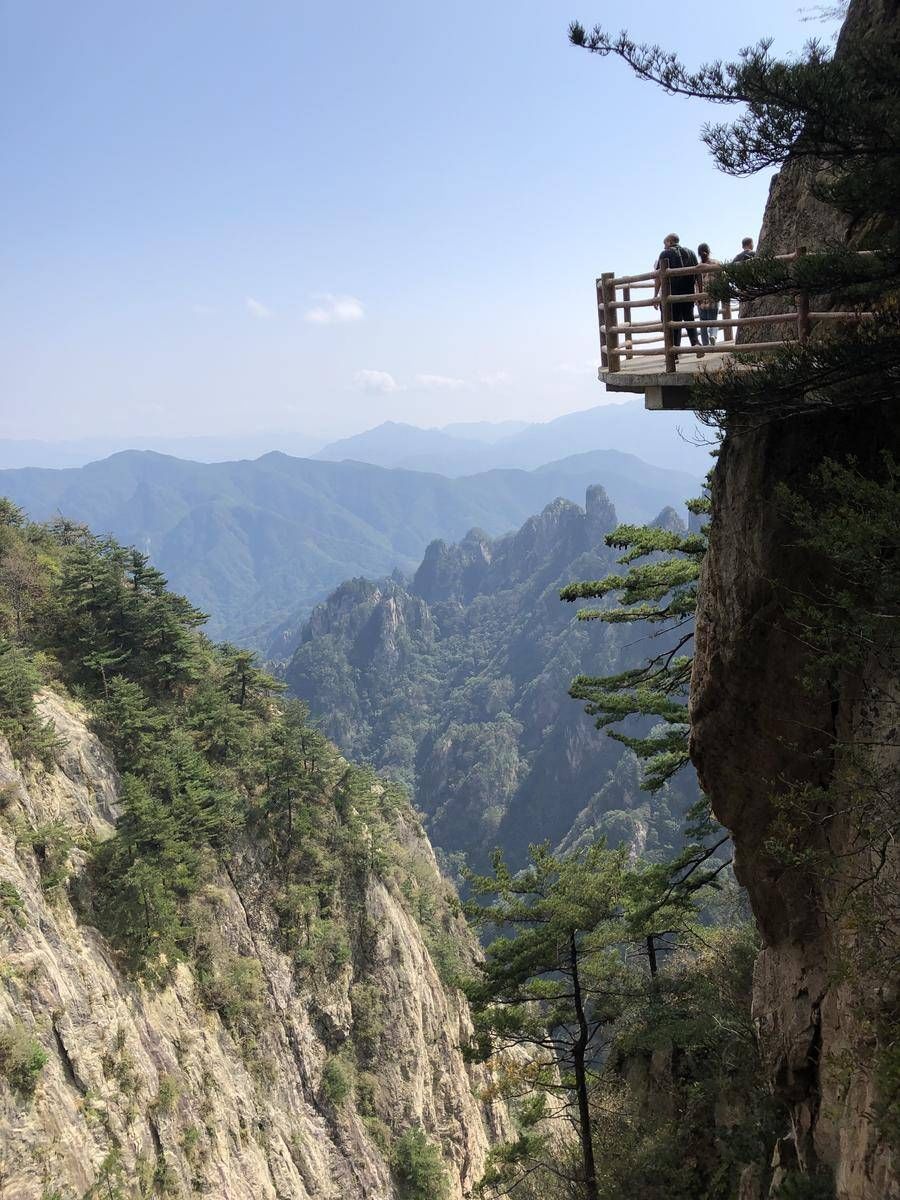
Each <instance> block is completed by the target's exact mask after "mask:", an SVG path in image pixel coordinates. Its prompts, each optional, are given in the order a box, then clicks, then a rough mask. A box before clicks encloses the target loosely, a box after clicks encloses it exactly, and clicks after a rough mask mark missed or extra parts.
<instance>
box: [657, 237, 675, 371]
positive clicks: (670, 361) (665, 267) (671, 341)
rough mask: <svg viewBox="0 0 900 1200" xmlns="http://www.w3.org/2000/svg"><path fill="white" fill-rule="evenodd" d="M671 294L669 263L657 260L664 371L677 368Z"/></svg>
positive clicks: (662, 259)
mask: <svg viewBox="0 0 900 1200" xmlns="http://www.w3.org/2000/svg"><path fill="white" fill-rule="evenodd" d="M671 295H672V281H671V280H670V279H669V264H668V262H667V261H666V260H665V259H664V258H661V259H660V260H659V316H660V320H661V321H662V326H663V348H664V353H665V356H666V371H668V372H673V371H677V370H678V355H677V354H676V353H675V338H674V336H673V330H672V327H671V322H672V313H671V311H670V309H671V305H670V304H669V300H670V298H671Z"/></svg>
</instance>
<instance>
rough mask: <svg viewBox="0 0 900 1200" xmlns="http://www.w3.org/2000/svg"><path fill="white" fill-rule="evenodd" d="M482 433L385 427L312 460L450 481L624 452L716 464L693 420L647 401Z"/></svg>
mask: <svg viewBox="0 0 900 1200" xmlns="http://www.w3.org/2000/svg"><path fill="white" fill-rule="evenodd" d="M478 430H479V426H478V425H477V424H475V425H448V426H446V427H445V428H444V429H421V428H419V427H418V426H417V425H404V424H398V423H396V422H394V421H385V422H384V423H383V424H381V425H377V426H375V428H374V429H369V430H367V431H366V432H365V433H358V434H355V435H354V436H353V437H348V438H343V439H341V440H340V441H338V442H332V443H331V444H330V445H328V446H325V447H324V449H322V450H320V451H319V452H318V453H317V454H316V455H315V457H316V458H320V459H327V460H329V461H341V460H342V459H354V460H356V461H358V462H368V463H375V464H376V465H377V466H380V467H403V468H404V469H406V470H411V471H437V472H438V473H439V474H441V475H450V476H458V475H470V474H473V473H475V472H478V471H488V470H491V469H493V468H497V467H520V468H523V469H525V470H528V469H531V468H533V467H537V466H540V465H541V464H542V463H546V462H552V461H555V460H557V459H560V458H566V457H568V456H569V455H571V454H580V453H582V452H584V451H588V450H619V451H621V452H623V453H626V454H635V455H637V456H638V457H639V458H641V459H643V460H644V462H647V463H652V464H655V465H656V466H660V467H669V468H673V469H676V470H681V471H689V472H690V473H692V474H695V475H699V476H700V477H701V478H702V477H704V476H705V475H706V472H707V471H708V470H709V468H710V466H711V465H712V463H711V459H710V454H709V452H710V445H709V444H708V443H709V434H708V432H707V431H703V436H702V438H701V439H700V440H701V444H700V445H698V444H696V442H695V441H694V440H691V439H692V438H697V437H698V435H697V431H696V429H695V422H694V419H693V417H692V416H691V414H690V413H675V412H654V413H648V412H647V411H646V410H645V409H644V404H643V401H642V400H632V401H627V402H626V403H624V404H601V405H598V406H597V407H595V408H588V409H585V410H584V411H583V412H574V413H567V414H566V415H565V416H563V417H557V418H556V420H554V421H547V422H544V423H541V424H533V425H526V426H524V427H522V428H519V429H517V430H514V431H511V432H509V433H507V434H505V435H504V436H499V437H494V438H492V440H491V441H490V443H488V441H487V439H486V438H485V437H484V436H483V433H482V434H479V432H478Z"/></svg>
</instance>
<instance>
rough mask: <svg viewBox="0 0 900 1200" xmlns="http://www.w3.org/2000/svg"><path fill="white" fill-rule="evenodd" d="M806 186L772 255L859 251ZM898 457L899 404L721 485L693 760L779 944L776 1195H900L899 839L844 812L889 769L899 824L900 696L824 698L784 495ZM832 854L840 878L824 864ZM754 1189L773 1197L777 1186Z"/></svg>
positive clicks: (768, 230)
mask: <svg viewBox="0 0 900 1200" xmlns="http://www.w3.org/2000/svg"><path fill="white" fill-rule="evenodd" d="M898 19H900V9H898V6H897V4H896V3H894V2H887V3H884V2H876V0H872V2H871V3H868V2H865V3H854V4H851V7H850V14H849V18H848V26H847V29H849V30H851V31H852V33H853V36H857V37H873V36H878V35H879V31H881V32H883V31H884V30H885V29H886V28H887V27H892V28H895V27H896V24H897V22H898ZM846 36H847V30H845V33H844V37H845V38H846ZM809 183H810V173H809V169H808V168H805V167H800V166H797V165H794V164H789V165H788V166H787V167H786V168H785V170H784V171H783V172H782V173H781V175H780V177H779V178H778V179H777V180H776V181H775V183H774V184H773V187H772V190H771V193H770V201H769V206H768V208H767V210H766V215H765V221H764V225H763V238H762V249H763V250H771V251H772V252H776V253H777V252H781V251H785V250H788V249H793V248H794V247H796V246H797V245H799V244H806V245H808V246H809V247H810V248H814V247H816V246H821V245H823V244H824V243H825V242H826V241H827V240H830V239H835V238H836V239H839V240H840V239H843V238H845V237H846V238H848V239H849V240H850V243H851V244H853V241H854V238H855V233H854V231H852V230H849V229H848V228H847V225H846V223H845V222H843V221H842V219H841V218H840V216H839V215H838V214H835V213H834V212H831V211H829V210H827V209H825V208H824V207H823V206H822V205H821V204H820V203H819V202H818V201H816V200H815V199H814V198H813V197H812V196H811V195H810V192H809ZM885 448H888V449H891V450H892V451H893V452H894V454H895V455H896V454H897V452H898V450H900V413H898V412H897V409H896V406H895V405H894V406H887V405H885V406H876V405H870V406H866V407H863V408H861V409H860V410H859V411H857V412H853V411H847V410H844V411H837V412H835V411H832V412H827V413H818V414H814V415H810V416H806V417H801V418H796V419H794V420H792V421H788V422H779V421H771V422H769V423H766V424H762V425H761V427H759V428H756V429H752V430H745V431H743V432H741V433H733V434H729V436H727V437H726V439H725V442H724V445H723V447H722V452H721V455H720V457H719V460H718V464H717V466H716V469H715V472H714V476H713V489H712V499H713V519H712V525H711V537H710V549H709V553H708V556H707V560H706V562H705V565H704V573H703V578H702V582H701V589H700V597H699V608H698V614H697V637H696V658H695V666H694V680H693V687H692V722H693V726H692V728H693V733H692V757H693V760H694V762H695V765H696V766H697V769H698V773H699V776H700V781H701V784H702V786H703V787H704V789H705V790H706V791H707V792H708V794H709V795H710V796H711V798H712V803H713V807H714V810H715V812H716V814H717V816H718V817H719V819H720V820H721V821H722V822H723V823H724V824H725V825H726V826H727V827H728V829H729V830H731V832H732V834H733V836H734V845H735V868H736V871H737V874H738V877H739V878H740V880H741V882H742V883H743V884H744V885H745V886H746V888H747V890H748V892H749V895H750V899H751V902H752V905H753V909H754V913H755V915H756V918H757V921H758V923H759V926H760V929H761V931H762V934H763V937H764V942H765V946H764V949H763V951H762V953H761V955H760V958H759V960H758V963H757V967H756V975H755V985H754V1014H755V1017H756V1020H757V1024H758V1028H759V1032H760V1037H761V1046H762V1051H763V1055H764V1057H765V1060H766V1063H767V1067H768V1074H769V1078H770V1080H771V1084H772V1087H773V1089H774V1091H775V1094H776V1097H777V1098H778V1099H779V1100H780V1101H781V1102H782V1103H783V1104H784V1106H785V1110H786V1112H787V1113H788V1115H789V1118H790V1127H791V1133H790V1136H789V1137H787V1138H785V1139H784V1140H783V1141H782V1143H781V1144H780V1146H779V1148H778V1150H777V1152H776V1164H775V1166H776V1169H775V1173H774V1181H773V1183H774V1185H775V1186H777V1184H778V1181H779V1178H780V1176H781V1172H782V1170H783V1169H784V1168H789V1167H790V1166H791V1165H792V1164H797V1163H798V1164H799V1165H800V1166H801V1167H802V1168H803V1169H804V1170H807V1171H809V1172H811V1173H815V1172H816V1171H819V1170H823V1171H825V1172H826V1174H828V1173H830V1174H833V1177H834V1185H835V1191H836V1195H837V1196H838V1197H839V1200H884V1198H885V1197H897V1196H900V1183H898V1174H897V1171H898V1167H897V1161H896V1158H895V1157H892V1152H891V1145H890V1140H891V1139H890V1133H889V1129H887V1128H885V1126H884V1124H883V1123H881V1122H880V1121H879V1119H878V1114H879V1109H880V1107H881V1105H882V1104H883V1101H884V1099H885V1092H884V1081H883V1079H882V1086H881V1090H880V1091H879V1087H878V1083H877V1076H878V1072H879V1062H883V1061H884V1056H885V1054H886V1053H888V1052H889V1048H890V1044H891V1037H890V1034H889V1033H887V1032H886V1031H888V1030H889V1029H890V1028H891V1027H892V1026H893V1027H894V1028H895V1027H896V1020H897V1012H896V1003H897V998H896V980H895V979H892V977H891V976H892V974H893V968H892V966H891V958H890V956H887V957H886V958H885V959H884V960H883V961H882V962H880V963H877V962H876V963H872V962H869V963H868V964H863V965H862V966H860V965H859V964H858V962H857V961H856V958H855V956H857V955H858V952H859V949H860V946H861V944H862V943H863V942H864V941H865V939H866V937H867V935H868V933H869V932H870V930H868V929H866V928H865V924H866V923H865V922H860V920H859V913H858V912H856V913H855V914H854V912H853V905H852V904H848V898H849V897H850V896H851V895H853V897H854V900H855V897H857V896H859V895H862V894H863V890H864V889H868V888H871V892H870V894H871V896H872V897H873V898H874V899H873V907H872V909H871V910H870V921H871V926H872V927H874V926H875V925H878V926H879V927H880V928H883V929H884V930H885V935H886V938H887V940H888V941H889V940H890V939H891V937H894V936H895V934H896V930H895V929H893V930H892V929H891V928H890V926H891V921H892V920H893V917H892V916H891V915H889V913H888V910H889V909H890V907H891V906H892V904H893V902H894V898H895V897H896V893H897V886H898V862H897V859H896V851H895V849H894V846H893V845H892V844H891V839H888V844H886V845H879V844H878V841H879V839H877V838H876V837H874V836H873V838H872V844H871V845H867V844H866V842H865V839H864V838H863V837H862V836H861V832H860V826H859V822H858V821H856V820H855V819H854V818H853V815H852V813H851V814H850V815H848V813H847V811H844V808H843V806H842V805H841V804H840V803H838V802H837V801H838V798H839V797H840V796H841V795H848V794H851V790H852V789H848V786H847V781H848V775H849V774H850V773H851V772H852V771H854V770H857V771H862V770H871V769H875V770H877V772H878V776H879V779H880V780H881V781H889V782H887V783H886V784H884V786H885V787H886V789H887V791H886V795H885V797H883V798H882V799H883V800H885V801H886V802H887V804H888V806H893V807H894V809H895V810H896V805H897V803H898V796H897V791H896V787H897V779H898V777H900V750H898V740H897V736H896V729H897V722H896V707H895V703H894V702H892V701H890V700H889V699H886V698H887V697H889V696H890V695H891V694H892V691H893V683H892V681H891V678H890V676H889V675H886V674H885V665H884V661H883V658H882V657H880V656H879V654H877V653H875V652H873V653H871V654H869V655H867V656H864V657H863V659H862V660H861V661H860V662H858V663H855V664H853V665H852V667H851V668H850V669H847V670H844V671H842V672H841V671H838V672H833V673H832V675H831V678H830V681H829V683H828V684H827V685H823V686H820V687H818V688H816V687H813V686H810V680H809V676H810V665H811V658H812V657H813V656H814V654H815V651H814V650H811V648H810V644H809V639H807V638H805V637H804V636H803V631H802V629H800V628H799V627H798V624H797V621H796V620H795V619H793V618H792V616H791V613H790V604H789V603H786V597H789V596H791V595H794V596H796V595H798V594H803V595H812V596H825V595H827V593H828V588H829V587H831V586H833V584H834V578H833V575H832V574H831V568H830V567H829V565H828V562H827V555H822V554H819V555H816V554H813V553H812V552H810V551H809V550H807V549H804V548H802V547H800V546H798V539H797V534H796V529H794V528H792V526H791V525H790V524H789V523H788V521H787V519H786V517H785V515H784V511H783V508H782V506H780V505H779V504H778V503H776V502H775V494H776V489H777V488H778V487H779V485H786V486H787V487H788V488H790V489H792V490H793V491H799V492H803V491H804V489H805V488H807V487H808V485H809V482H810V480H811V478H812V476H813V475H814V472H815V471H816V469H817V468H818V467H819V465H820V464H821V463H822V461H823V460H825V459H834V460H840V461H846V460H847V458H848V457H849V456H852V457H853V458H855V460H856V463H857V465H858V468H859V471H860V473H861V475H863V476H869V475H877V474H878V473H879V470H880V469H882V470H883V464H882V463H881V459H880V455H881V452H882V450H883V449H885ZM797 789H804V792H803V794H804V795H805V796H807V797H811V799H810V800H809V811H807V813H806V814H805V816H806V825H805V826H804V832H803V834H802V835H801V844H800V846H799V851H800V854H799V855H798V856H797V857H795V859H794V861H790V860H789V858H788V857H787V856H785V854H784V853H780V852H779V848H778V846H777V843H778V842H779V841H780V840H781V839H782V838H783V836H784V819H785V818H784V812H785V809H784V798H785V797H786V796H790V795H792V794H797ZM841 789H843V791H842V790H841ZM851 807H852V802H851V804H848V805H847V808H851ZM817 859H818V860H821V861H827V862H829V863H831V864H835V865H832V866H831V867H829V868H828V869H825V870H820V869H812V868H811V867H810V863H811V862H812V861H813V860H817ZM848 864H852V865H850V866H848ZM873 879H874V880H875V883H874V885H873V884H872V883H871V881H872V880H873ZM855 883H856V884H858V888H859V890H856V889H855V887H854V884H855ZM848 964H853V966H852V967H850V969H848ZM747 1187H748V1195H761V1194H762V1191H761V1189H762V1187H763V1180H762V1179H761V1178H760V1179H757V1180H755V1181H751V1180H749V1179H748V1184H747Z"/></svg>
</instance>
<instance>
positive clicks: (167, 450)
mask: <svg viewBox="0 0 900 1200" xmlns="http://www.w3.org/2000/svg"><path fill="white" fill-rule="evenodd" d="M324 442H325V438H316V437H309V436H307V435H306V434H304V433H287V432H286V433H273V432H271V431H269V432H267V433H260V434H242V435H236V434H235V435H228V434H224V435H222V436H219V437H217V436H215V435H214V434H207V435H205V436H197V437H128V436H123V437H84V438H71V439H69V440H66V441H55V442H51V441H41V440H39V439H37V438H0V469H10V468H16V467H53V468H61V467H83V466H85V465H86V464H87V463H91V462H96V461H97V460H98V459H101V458H109V456H110V455H111V454H120V453H121V452H122V451H123V450H153V451H155V452H156V453H157V454H171V455H174V457H176V458H188V459H191V460H192V461H193V462H227V461H233V460H235V459H240V458H259V456H260V455H261V454H267V453H268V452H269V451H270V450H282V451H284V453H285V454H296V455H300V456H301V457H302V456H306V455H311V454H314V453H315V452H316V451H317V450H319V449H321V447H322V445H323V444H324Z"/></svg>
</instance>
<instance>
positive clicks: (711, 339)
mask: <svg viewBox="0 0 900 1200" xmlns="http://www.w3.org/2000/svg"><path fill="white" fill-rule="evenodd" d="M697 253H698V254H699V256H700V276H699V279H700V285H699V287H698V289H697V290H698V291H700V292H703V293H704V296H703V299H702V300H701V301H700V302H699V303H698V305H697V312H698V313H699V314H700V320H701V321H715V320H717V319H718V316H719V302H718V300H713V299H712V298H711V297H710V296H709V295H707V294H706V289H707V287H708V286H709V280H710V279H711V278H712V276H713V275H715V271H712V270H710V271H704V270H703V268H704V266H708V267H719V266H721V265H722V264H721V263H720V262H719V260H718V259H717V258H712V257H710V249H709V246H708V245H707V243H706V242H701V243H700V245H699V246H698V247H697ZM717 332H718V330H717V329H716V327H715V325H704V326H702V327H701V329H700V341H701V342H702V343H703V345H704V346H714V345H715V344H716V334H717Z"/></svg>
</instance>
